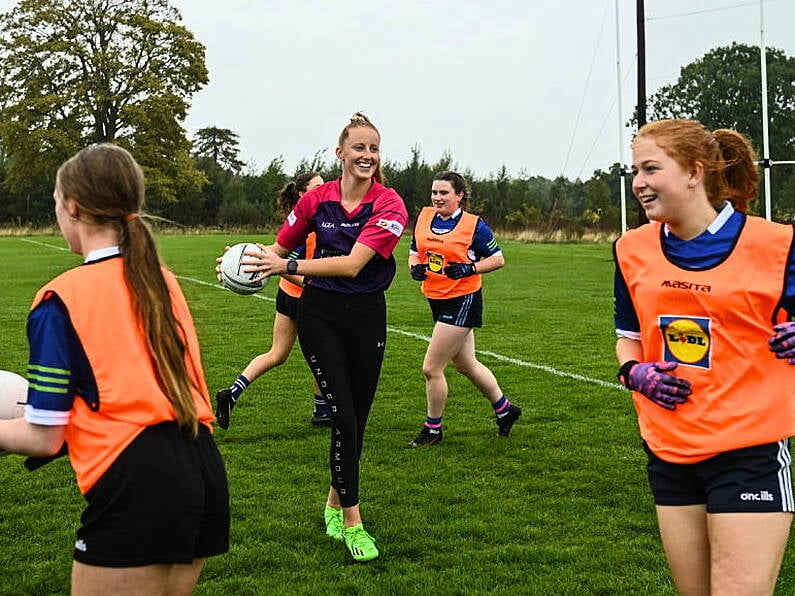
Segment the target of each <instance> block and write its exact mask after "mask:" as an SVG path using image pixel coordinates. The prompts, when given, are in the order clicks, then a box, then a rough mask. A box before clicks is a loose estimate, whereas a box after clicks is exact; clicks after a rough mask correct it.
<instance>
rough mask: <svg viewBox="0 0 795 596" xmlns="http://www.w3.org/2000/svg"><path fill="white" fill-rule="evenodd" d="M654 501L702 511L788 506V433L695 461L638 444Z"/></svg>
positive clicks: (775, 509)
mask: <svg viewBox="0 0 795 596" xmlns="http://www.w3.org/2000/svg"><path fill="white" fill-rule="evenodd" d="M643 448H644V449H645V450H646V454H647V455H648V457H649V462H648V465H647V467H646V469H647V471H648V474H649V484H650V485H651V490H652V493H653V494H654V502H655V503H656V504H657V505H674V506H681V505H706V506H707V512H708V513H769V512H793V511H795V504H794V503H793V496H792V478H791V475H790V463H791V461H792V460H791V456H790V448H789V439H784V440H782V441H777V442H775V443H767V444H765V445H755V446H753V447H745V448H743V449H735V450H733V451H726V452H724V453H719V454H718V455H716V456H714V457H710V458H709V459H705V460H704V461H700V462H698V463H695V464H674V463H671V462H667V461H663V460H661V459H660V458H659V457H657V456H656V455H654V454H653V453H652V452H651V450H649V448H648V446H647V445H646V443H644V444H643Z"/></svg>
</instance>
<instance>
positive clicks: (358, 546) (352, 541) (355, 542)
mask: <svg viewBox="0 0 795 596" xmlns="http://www.w3.org/2000/svg"><path fill="white" fill-rule="evenodd" d="M342 534H343V536H344V537H345V546H347V547H348V550H349V551H351V556H352V557H353V558H354V560H356V561H362V562H363V561H372V560H373V559H375V558H376V557H377V556H378V549H377V548H376V547H375V541H374V540H373V537H372V536H370V534H368V533H367V532H366V531H365V530H364V526H363V525H362V524H356V525H355V526H351V527H350V528H345V529H344V530H343V531H342Z"/></svg>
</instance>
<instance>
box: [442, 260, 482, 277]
mask: <svg viewBox="0 0 795 596" xmlns="http://www.w3.org/2000/svg"><path fill="white" fill-rule="evenodd" d="M475 273H476V271H475V266H474V265H473V264H472V263H450V264H449V265H448V266H447V267H445V268H444V274H445V275H446V276H447V277H449V278H450V279H461V278H462V277H469V276H470V275H475Z"/></svg>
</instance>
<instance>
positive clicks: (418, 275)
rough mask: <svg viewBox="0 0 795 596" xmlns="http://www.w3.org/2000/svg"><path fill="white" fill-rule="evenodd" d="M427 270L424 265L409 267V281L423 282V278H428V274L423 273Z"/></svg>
mask: <svg viewBox="0 0 795 596" xmlns="http://www.w3.org/2000/svg"><path fill="white" fill-rule="evenodd" d="M427 270H428V265H426V264H424V263H417V264H416V265H412V266H411V279H413V280H414V281H423V280H424V279H425V278H427V277H428V274H427V273H425V272H426V271H427Z"/></svg>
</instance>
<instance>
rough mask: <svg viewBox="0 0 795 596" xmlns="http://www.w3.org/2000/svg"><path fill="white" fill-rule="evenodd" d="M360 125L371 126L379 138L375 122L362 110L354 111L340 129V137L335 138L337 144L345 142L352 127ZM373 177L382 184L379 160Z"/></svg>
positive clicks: (382, 173)
mask: <svg viewBox="0 0 795 596" xmlns="http://www.w3.org/2000/svg"><path fill="white" fill-rule="evenodd" d="M361 126H365V127H367V128H372V129H373V130H374V131H375V134H377V135H378V139H379V141H380V139H381V133H380V132H378V129H377V128H376V127H375V124H373V123H372V122H370V119H369V118H368V117H367V116H365V115H364V114H363V113H362V112H355V113H354V114H353V116H351V119H350V122H348V124H346V125H345V128H343V129H342V132H341V133H340V137H339V139H338V140H337V146H339V147H342V145H343V144H344V143H345V140H346V139H347V138H348V134H349V133H350V131H351V129H352V128H358V127H361ZM373 178H374V179H375V181H376V182H378V183H379V184H384V170H383V168H382V167H381V160H380V159H379V160H378V167H377V168H376V170H375V173H374V174H373Z"/></svg>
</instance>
